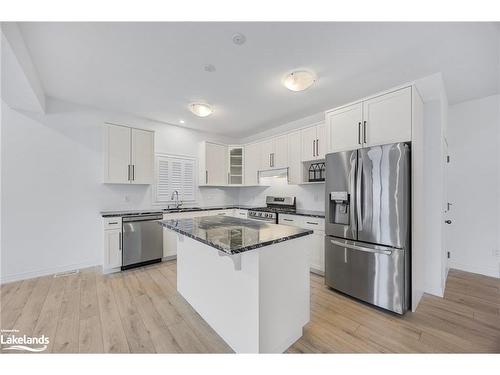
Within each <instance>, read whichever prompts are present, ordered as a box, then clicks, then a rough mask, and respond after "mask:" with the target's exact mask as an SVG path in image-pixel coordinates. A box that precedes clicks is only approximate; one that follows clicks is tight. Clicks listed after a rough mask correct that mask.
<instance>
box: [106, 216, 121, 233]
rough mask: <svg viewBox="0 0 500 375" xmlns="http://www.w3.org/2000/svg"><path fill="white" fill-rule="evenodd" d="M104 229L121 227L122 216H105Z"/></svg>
mask: <svg viewBox="0 0 500 375" xmlns="http://www.w3.org/2000/svg"><path fill="white" fill-rule="evenodd" d="M103 223H104V229H105V230H108V229H120V230H121V229H122V218H121V217H105V218H104V219H103Z"/></svg>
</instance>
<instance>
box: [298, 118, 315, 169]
mask: <svg viewBox="0 0 500 375" xmlns="http://www.w3.org/2000/svg"><path fill="white" fill-rule="evenodd" d="M300 135H301V138H302V141H301V142H302V152H301V154H302V161H309V160H315V159H316V126H312V127H310V128H306V129H302V130H301V131H300Z"/></svg>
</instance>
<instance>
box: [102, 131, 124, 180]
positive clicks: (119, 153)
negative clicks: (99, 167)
mask: <svg viewBox="0 0 500 375" xmlns="http://www.w3.org/2000/svg"><path fill="white" fill-rule="evenodd" d="M104 131H105V137H104V138H105V143H106V144H105V167H104V168H105V171H104V182H108V183H129V172H128V171H129V164H130V128H127V127H125V126H119V125H109V124H106V125H105V129H104Z"/></svg>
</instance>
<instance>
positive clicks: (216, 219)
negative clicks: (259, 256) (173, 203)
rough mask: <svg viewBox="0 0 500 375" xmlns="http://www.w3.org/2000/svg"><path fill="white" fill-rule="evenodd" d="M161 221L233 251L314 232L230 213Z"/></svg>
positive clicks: (172, 228)
mask: <svg viewBox="0 0 500 375" xmlns="http://www.w3.org/2000/svg"><path fill="white" fill-rule="evenodd" d="M160 224H161V225H162V226H163V227H165V228H168V229H171V230H174V231H176V232H178V233H180V234H183V235H185V236H188V237H190V238H193V239H195V240H196V241H200V242H203V243H204V244H206V245H209V246H212V247H214V248H216V249H218V250H221V251H224V252H225V253H227V254H230V255H231V254H238V253H242V252H244V251H248V250H253V249H257V248H260V247H264V246H269V245H273V244H276V243H279V242H283V241H287V240H291V239H294V238H298V237H302V236H307V235H309V234H312V233H313V231H312V230H308V229H301V228H297V227H292V226H288V225H279V224H269V223H265V222H261V221H257V220H248V219H240V218H237V217H229V216H203V217H196V218H192V219H171V220H163V221H160Z"/></svg>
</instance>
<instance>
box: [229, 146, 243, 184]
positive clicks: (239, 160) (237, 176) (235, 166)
mask: <svg viewBox="0 0 500 375" xmlns="http://www.w3.org/2000/svg"><path fill="white" fill-rule="evenodd" d="M228 152H229V163H228V167H229V170H228V172H227V179H228V181H227V183H228V184H229V185H243V147H242V146H229V148H228Z"/></svg>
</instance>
